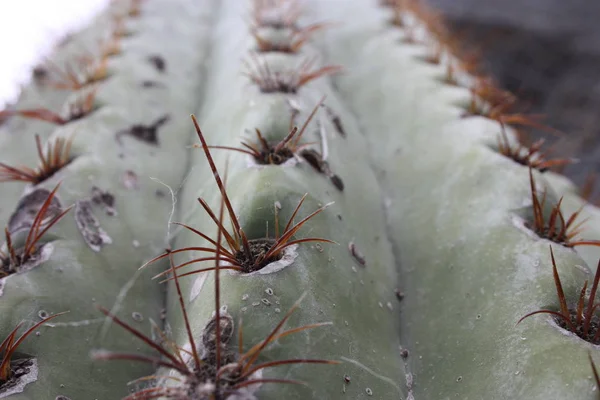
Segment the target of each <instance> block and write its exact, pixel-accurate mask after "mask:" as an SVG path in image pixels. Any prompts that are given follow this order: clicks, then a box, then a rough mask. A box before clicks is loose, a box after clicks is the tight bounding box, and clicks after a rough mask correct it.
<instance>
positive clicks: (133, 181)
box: [122, 170, 139, 190]
mask: <svg viewBox="0 0 600 400" xmlns="http://www.w3.org/2000/svg"><path fill="white" fill-rule="evenodd" d="M122 179H123V186H125V188H126V189H130V190H131V189H138V188H139V184H138V176H137V174H136V173H135V172H134V171H131V170H127V171H125V172H124V173H123V178H122Z"/></svg>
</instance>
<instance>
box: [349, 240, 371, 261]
mask: <svg viewBox="0 0 600 400" xmlns="http://www.w3.org/2000/svg"><path fill="white" fill-rule="evenodd" d="M348 250H350V254H351V255H352V257H354V259H355V260H356V261H357V262H358V263H359V264H360V265H361V266H363V267H365V266H366V265H367V262H366V260H365V256H363V255H362V253H361V252H360V251H359V250H358V248H357V247H356V244H355V243H354V242H350V243H349V244H348Z"/></svg>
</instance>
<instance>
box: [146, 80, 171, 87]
mask: <svg viewBox="0 0 600 400" xmlns="http://www.w3.org/2000/svg"><path fill="white" fill-rule="evenodd" d="M142 86H143V87H145V88H153V87H164V86H165V85H164V84H163V83H160V82H157V81H143V82H142Z"/></svg>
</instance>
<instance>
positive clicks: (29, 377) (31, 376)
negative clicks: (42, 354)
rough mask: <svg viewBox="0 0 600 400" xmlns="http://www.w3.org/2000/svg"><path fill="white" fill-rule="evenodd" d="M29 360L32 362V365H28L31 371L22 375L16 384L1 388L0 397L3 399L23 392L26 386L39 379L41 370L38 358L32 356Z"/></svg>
mask: <svg viewBox="0 0 600 400" xmlns="http://www.w3.org/2000/svg"><path fill="white" fill-rule="evenodd" d="M29 362H30V363H31V365H30V366H28V367H27V368H29V372H28V373H26V374H25V375H23V376H20V377H19V379H18V380H17V383H16V384H15V385H14V386H11V387H9V388H7V389H6V390H2V389H0V399H3V398H5V397H8V396H10V395H12V394H15V393H23V390H24V389H25V386H27V385H28V384H30V383H32V382H35V381H37V378H38V370H39V369H38V363H37V358H32V359H30V360H29Z"/></svg>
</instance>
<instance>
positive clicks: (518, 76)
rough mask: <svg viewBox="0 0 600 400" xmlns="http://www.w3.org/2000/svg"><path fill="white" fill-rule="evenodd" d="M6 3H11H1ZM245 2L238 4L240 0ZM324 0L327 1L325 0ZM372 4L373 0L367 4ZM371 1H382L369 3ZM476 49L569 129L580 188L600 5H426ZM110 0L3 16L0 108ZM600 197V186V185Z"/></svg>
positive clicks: (589, 143) (569, 0)
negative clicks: (36, 66) (36, 67)
mask: <svg viewBox="0 0 600 400" xmlns="http://www.w3.org/2000/svg"><path fill="white" fill-rule="evenodd" d="M4 1H7V0H4ZM240 1H241V0H240ZM322 1H327V0H322ZM365 1H368V0H365ZM370 1H373V2H374V3H375V2H376V1H377V0H370ZM427 2H428V3H429V4H430V5H432V6H434V7H435V8H437V9H438V10H440V11H441V12H442V13H443V14H444V15H445V16H446V18H447V22H448V25H449V27H450V28H451V29H452V30H453V31H455V32H457V33H459V34H461V35H463V37H464V38H465V40H466V42H467V43H468V45H469V46H471V47H472V48H474V49H478V50H479V51H480V54H481V59H482V61H483V68H484V72H487V73H489V74H490V75H491V76H493V77H494V78H495V79H496V80H497V81H498V83H499V84H500V85H501V86H502V87H504V88H505V89H508V90H510V91H512V92H514V93H516V94H518V96H519V98H520V100H521V107H520V109H522V110H524V111H527V112H531V113H543V114H545V115H546V122H547V124H549V125H550V126H552V127H555V128H557V129H559V130H561V131H563V132H564V135H563V137H560V138H556V137H553V136H550V135H547V134H543V133H542V132H539V131H538V132H536V131H533V132H532V135H533V137H532V138H535V137H540V136H544V137H546V138H547V141H548V144H549V145H551V146H552V145H553V149H554V150H555V152H556V155H557V156H574V157H578V158H579V159H580V162H579V163H578V164H575V165H571V166H568V167H567V168H566V169H565V170H564V173H565V174H566V175H568V176H569V177H571V178H572V179H573V180H574V181H575V182H576V183H577V184H580V185H581V184H583V183H584V181H585V180H586V177H587V176H588V174H589V173H590V172H592V171H600V141H598V137H599V136H598V135H599V134H600V0H427ZM106 4H108V0H52V1H48V0H19V1H14V2H10V5H5V7H3V9H2V13H1V14H0V50H1V54H2V62H1V63H0V108H1V107H2V105H3V104H4V103H5V102H9V101H11V100H12V99H13V98H14V97H15V96H16V95H17V94H18V91H19V83H23V82H26V81H27V80H28V79H29V77H30V71H31V68H32V67H33V65H34V64H35V63H36V62H37V61H38V60H39V59H40V58H41V56H43V55H44V54H46V52H47V51H49V48H50V47H51V46H52V45H53V44H54V43H55V42H56V41H58V40H60V38H61V37H62V36H63V35H64V34H66V33H67V32H68V31H71V30H75V29H77V28H78V27H80V26H84V25H85V24H87V22H88V21H89V19H90V18H92V17H93V15H94V14H95V13H96V12H98V10H100V9H101V8H102V7H104V6H105V5H106ZM596 192H600V188H596Z"/></svg>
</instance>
